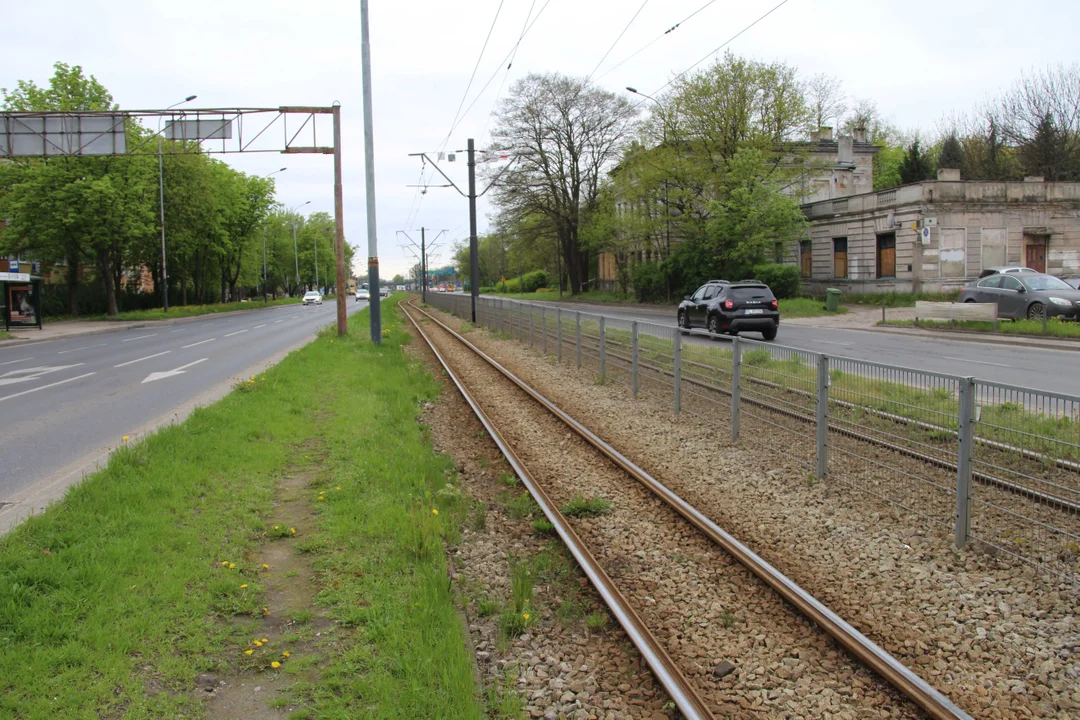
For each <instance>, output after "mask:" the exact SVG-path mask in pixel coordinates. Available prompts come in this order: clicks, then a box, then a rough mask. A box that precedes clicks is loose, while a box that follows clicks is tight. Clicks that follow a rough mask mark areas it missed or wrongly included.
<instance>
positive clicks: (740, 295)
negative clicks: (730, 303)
mask: <svg viewBox="0 0 1080 720" xmlns="http://www.w3.org/2000/svg"><path fill="white" fill-rule="evenodd" d="M731 299H732V300H738V301H746V300H772V299H773V294H772V291H771V290H769V288H767V287H754V286H750V287H739V286H735V287H733V288H731Z"/></svg>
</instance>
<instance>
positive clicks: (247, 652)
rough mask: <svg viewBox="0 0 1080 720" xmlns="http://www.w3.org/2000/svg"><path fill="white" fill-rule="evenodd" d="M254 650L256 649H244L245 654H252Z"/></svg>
mask: <svg viewBox="0 0 1080 720" xmlns="http://www.w3.org/2000/svg"><path fill="white" fill-rule="evenodd" d="M253 652H255V651H254V650H245V651H244V654H245V655H250V654H251V653H253Z"/></svg>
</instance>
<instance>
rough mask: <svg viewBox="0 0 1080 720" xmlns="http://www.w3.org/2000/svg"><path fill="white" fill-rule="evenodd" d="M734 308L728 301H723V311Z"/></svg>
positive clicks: (733, 304)
mask: <svg viewBox="0 0 1080 720" xmlns="http://www.w3.org/2000/svg"><path fill="white" fill-rule="evenodd" d="M734 307H735V303H733V302H732V301H730V300H725V301H724V309H725V310H731V309H732V308H734Z"/></svg>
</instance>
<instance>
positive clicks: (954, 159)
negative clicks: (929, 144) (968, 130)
mask: <svg viewBox="0 0 1080 720" xmlns="http://www.w3.org/2000/svg"><path fill="white" fill-rule="evenodd" d="M963 166H964V151H963V148H961V146H960V140H959V139H957V137H956V135H955V134H950V135H949V136H948V137H947V138H945V141H944V142H943V143H942V144H941V153H940V154H939V155H938V167H939V168H954V169H956V170H959V169H960V168H962V167H963Z"/></svg>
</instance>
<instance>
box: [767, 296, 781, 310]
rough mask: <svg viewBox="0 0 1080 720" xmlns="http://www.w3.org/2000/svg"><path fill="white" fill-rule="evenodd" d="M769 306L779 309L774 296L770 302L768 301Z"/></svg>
mask: <svg viewBox="0 0 1080 720" xmlns="http://www.w3.org/2000/svg"><path fill="white" fill-rule="evenodd" d="M769 307H771V308H772V309H773V310H779V309H780V301H779V300H777V299H776V298H773V299H772V302H770V303H769Z"/></svg>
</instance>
